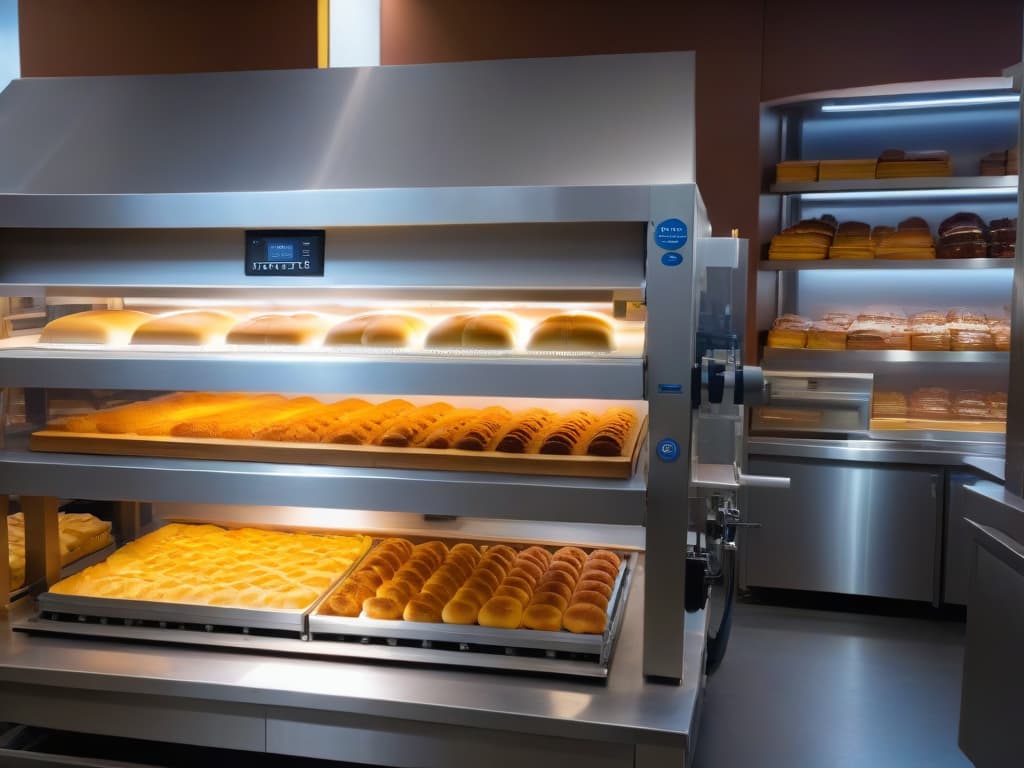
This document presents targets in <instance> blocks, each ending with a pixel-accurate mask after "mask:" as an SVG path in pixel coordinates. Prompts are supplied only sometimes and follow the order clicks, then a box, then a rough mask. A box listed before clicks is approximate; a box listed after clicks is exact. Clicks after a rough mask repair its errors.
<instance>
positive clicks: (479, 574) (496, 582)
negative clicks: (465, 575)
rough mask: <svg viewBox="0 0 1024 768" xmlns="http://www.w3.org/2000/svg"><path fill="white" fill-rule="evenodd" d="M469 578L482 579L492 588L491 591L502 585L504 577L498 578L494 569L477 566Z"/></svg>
mask: <svg viewBox="0 0 1024 768" xmlns="http://www.w3.org/2000/svg"><path fill="white" fill-rule="evenodd" d="M469 579H470V580H471V581H472V580H473V579H479V580H480V581H482V582H484V583H485V584H486V585H487V586H488V587H489V588H490V590H491V592H493V591H494V590H496V589H497V588H498V587H499V586H500V585H501V582H502V579H500V578H498V577H497V576H496V575H495V574H494V571H489V570H487V569H486V568H476V569H474V571H473V573H472V575H471V576H470V577H469Z"/></svg>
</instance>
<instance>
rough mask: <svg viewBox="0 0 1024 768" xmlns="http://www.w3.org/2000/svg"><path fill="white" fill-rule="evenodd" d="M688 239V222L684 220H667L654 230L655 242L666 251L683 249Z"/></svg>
mask: <svg viewBox="0 0 1024 768" xmlns="http://www.w3.org/2000/svg"><path fill="white" fill-rule="evenodd" d="M686 239H687V231H686V222H685V221H683V220H682V219H665V220H664V221H663V222H661V223H660V224H658V226H656V227H655V228H654V242H655V243H657V244H658V247H659V248H664V249H665V250H666V251H674V250H676V249H677V248H682V247H683V246H684V245H686Z"/></svg>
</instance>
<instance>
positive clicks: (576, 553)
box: [551, 547, 587, 570]
mask: <svg viewBox="0 0 1024 768" xmlns="http://www.w3.org/2000/svg"><path fill="white" fill-rule="evenodd" d="M551 559H552V561H555V560H564V561H566V562H570V563H575V564H576V569H577V570H579V569H580V568H582V567H583V564H584V563H585V562H587V553H586V552H584V551H583V550H582V549H580V548H579V547H560V548H559V549H558V550H556V551H555V554H554V555H552V557H551Z"/></svg>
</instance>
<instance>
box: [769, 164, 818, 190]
mask: <svg viewBox="0 0 1024 768" xmlns="http://www.w3.org/2000/svg"><path fill="white" fill-rule="evenodd" d="M817 180H818V161H817V160H784V161H783V162H781V163H776V164H775V181H776V182H778V183H779V184H786V183H792V182H803V181H817Z"/></svg>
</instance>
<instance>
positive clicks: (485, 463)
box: [29, 416, 647, 479]
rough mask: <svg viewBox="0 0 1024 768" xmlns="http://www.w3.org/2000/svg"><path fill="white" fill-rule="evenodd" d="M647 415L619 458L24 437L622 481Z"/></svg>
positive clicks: (208, 455) (163, 453)
mask: <svg viewBox="0 0 1024 768" xmlns="http://www.w3.org/2000/svg"><path fill="white" fill-rule="evenodd" d="M646 432H647V417H646V416H642V417H641V418H638V419H637V423H636V424H635V425H634V427H633V429H632V431H631V432H630V433H629V436H628V437H627V438H626V442H625V445H624V446H623V455H621V456H554V455H547V454H539V453H497V452H494V451H462V450H457V449H454V448H449V449H444V450H441V449H430V448H387V447H382V446H375V445H336V444H333V443H285V442H276V441H268V440H224V439H217V438H186V437H140V436H139V435H106V434H103V435H101V434H93V433H88V432H82V433H79V432H61V431H58V430H41V431H39V432H34V433H33V434H32V437H31V438H30V440H29V448H30V449H31V450H33V451H49V452H53V453H85V454H99V455H102V456H149V457H155V458H173V459H203V460H208V461H257V462H264V463H271V464H305V465H311V464H312V465H324V466H333V467H364V468H380V469H429V470H448V471H459V472H497V473H501V474H516V475H547V476H560V477H606V478H616V479H628V478H630V477H632V476H633V474H634V472H635V471H636V465H637V461H638V460H639V457H640V447H641V446H642V445H643V438H644V435H645V434H646Z"/></svg>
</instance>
